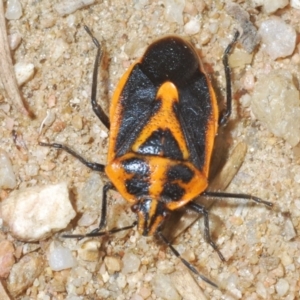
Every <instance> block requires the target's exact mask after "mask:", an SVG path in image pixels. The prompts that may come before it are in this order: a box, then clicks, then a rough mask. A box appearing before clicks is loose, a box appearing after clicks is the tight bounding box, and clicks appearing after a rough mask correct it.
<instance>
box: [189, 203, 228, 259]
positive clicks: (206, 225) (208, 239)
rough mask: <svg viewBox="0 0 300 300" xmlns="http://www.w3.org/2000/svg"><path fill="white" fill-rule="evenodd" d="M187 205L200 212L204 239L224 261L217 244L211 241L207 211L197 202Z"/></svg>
mask: <svg viewBox="0 0 300 300" xmlns="http://www.w3.org/2000/svg"><path fill="white" fill-rule="evenodd" d="M187 207H188V208H190V209H192V210H194V211H196V212H197V213H198V214H202V215H203V216H204V236H205V240H206V242H207V243H208V244H210V245H211V246H212V248H213V249H214V250H215V251H216V252H217V253H218V255H219V257H220V259H221V260H222V261H225V258H224V256H223V254H222V253H221V251H220V250H219V249H218V247H217V245H216V244H215V243H214V242H213V241H212V239H211V236H210V231H209V218H208V211H207V209H206V208H205V207H204V206H202V205H200V204H197V203H194V202H190V203H188V204H187Z"/></svg>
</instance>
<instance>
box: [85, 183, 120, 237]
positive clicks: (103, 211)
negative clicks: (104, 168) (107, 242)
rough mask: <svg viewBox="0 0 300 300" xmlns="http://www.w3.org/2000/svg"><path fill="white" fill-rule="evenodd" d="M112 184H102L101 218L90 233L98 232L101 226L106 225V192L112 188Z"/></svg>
mask: <svg viewBox="0 0 300 300" xmlns="http://www.w3.org/2000/svg"><path fill="white" fill-rule="evenodd" d="M113 188H114V186H113V185H112V183H107V184H105V185H104V187H103V190H102V207H101V218H100V223H99V226H98V228H95V229H94V230H92V231H91V232H90V233H96V232H99V231H100V230H101V229H102V228H104V227H105V225H106V219H107V192H108V191H109V190H110V189H113Z"/></svg>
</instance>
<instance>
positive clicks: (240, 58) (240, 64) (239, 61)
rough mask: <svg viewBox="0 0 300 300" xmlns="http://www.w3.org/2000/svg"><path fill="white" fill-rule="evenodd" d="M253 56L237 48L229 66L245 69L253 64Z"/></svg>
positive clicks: (230, 57)
mask: <svg viewBox="0 0 300 300" xmlns="http://www.w3.org/2000/svg"><path fill="white" fill-rule="evenodd" d="M252 58H253V54H250V53H248V52H246V51H245V50H244V49H239V48H235V49H234V51H233V53H232V54H231V55H230V56H229V65H230V67H231V68H243V69H244V68H245V66H246V65H250V64H251V62H252Z"/></svg>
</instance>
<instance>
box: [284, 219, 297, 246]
mask: <svg viewBox="0 0 300 300" xmlns="http://www.w3.org/2000/svg"><path fill="white" fill-rule="evenodd" d="M296 236H297V233H296V231H295V228H294V225H293V223H292V221H291V219H287V220H286V221H285V222H284V237H285V240H286V241H290V240H292V239H293V238H294V237H296Z"/></svg>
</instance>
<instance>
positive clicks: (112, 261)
mask: <svg viewBox="0 0 300 300" xmlns="http://www.w3.org/2000/svg"><path fill="white" fill-rule="evenodd" d="M104 263H105V265H106V268H107V270H108V272H110V273H115V272H119V271H120V270H121V266H122V264H121V259H120V258H118V257H115V256H106V257H105V258H104Z"/></svg>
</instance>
